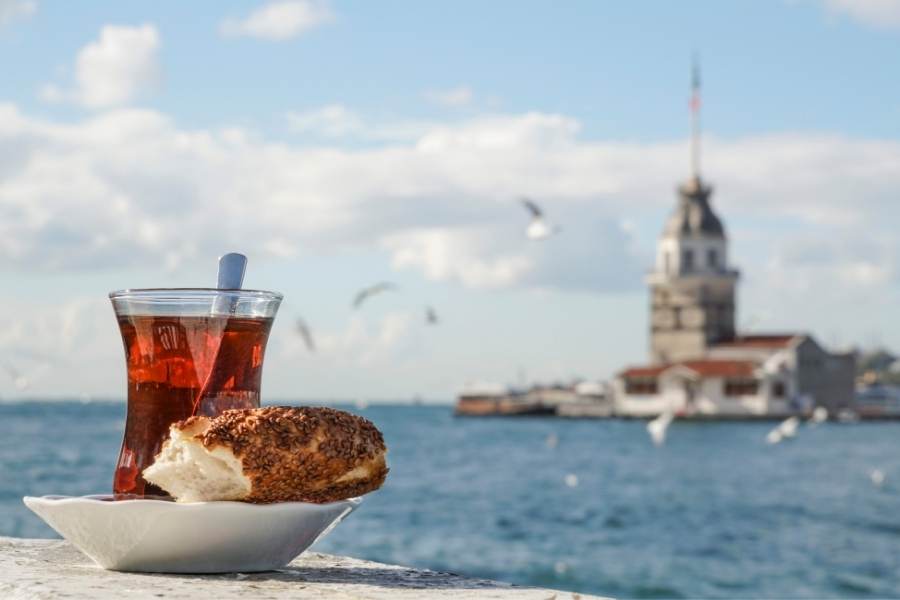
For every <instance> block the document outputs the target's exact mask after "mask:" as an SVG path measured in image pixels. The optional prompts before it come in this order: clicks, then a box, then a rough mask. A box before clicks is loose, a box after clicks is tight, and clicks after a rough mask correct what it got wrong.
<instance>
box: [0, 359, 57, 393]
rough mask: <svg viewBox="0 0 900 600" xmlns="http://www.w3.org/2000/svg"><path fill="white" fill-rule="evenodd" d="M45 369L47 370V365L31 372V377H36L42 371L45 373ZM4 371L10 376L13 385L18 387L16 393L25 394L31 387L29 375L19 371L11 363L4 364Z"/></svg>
mask: <svg viewBox="0 0 900 600" xmlns="http://www.w3.org/2000/svg"><path fill="white" fill-rule="evenodd" d="M45 368H47V365H41V366H39V367H38V368H37V369H34V370H33V371H32V372H31V375H32V376H34V375H36V374H37V373H39V372H40V371H43V370H44V369H45ZM3 369H4V370H5V371H6V372H7V373H8V374H9V376H10V378H11V379H12V381H13V385H14V386H15V387H16V391H19V392H24V391H25V390H27V389H28V388H30V387H31V379H30V378H29V377H28V375H26V374H25V373H23V372H22V371H20V370H18V369H17V368H15V367H14V366H13V365H11V364H10V363H6V364H4V365H3Z"/></svg>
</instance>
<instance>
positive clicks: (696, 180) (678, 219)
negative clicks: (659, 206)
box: [663, 176, 725, 239]
mask: <svg viewBox="0 0 900 600" xmlns="http://www.w3.org/2000/svg"><path fill="white" fill-rule="evenodd" d="M710 195H712V188H710V187H708V186H705V185H703V182H702V181H701V180H700V177H698V176H694V177H692V178H691V179H689V180H688V181H687V182H686V183H685V184H684V185H682V186H681V187H679V188H678V197H679V198H678V206H676V207H675V211H674V212H673V213H672V214H671V216H669V220H668V221H666V226H665V228H664V229H663V236H664V237H707V238H720V239H725V228H724V227H723V226H722V221H720V220H719V217H717V216H716V213H714V212H713V211H712V208H711V207H710V205H709V197H710Z"/></svg>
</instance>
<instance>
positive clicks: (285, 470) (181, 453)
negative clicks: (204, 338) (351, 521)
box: [143, 407, 388, 503]
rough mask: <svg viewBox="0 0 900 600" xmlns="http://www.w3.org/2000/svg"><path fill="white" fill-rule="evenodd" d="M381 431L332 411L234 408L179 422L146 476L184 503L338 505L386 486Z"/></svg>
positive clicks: (360, 418)
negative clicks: (347, 499) (229, 502)
mask: <svg viewBox="0 0 900 600" xmlns="http://www.w3.org/2000/svg"><path fill="white" fill-rule="evenodd" d="M386 452H387V449H386V447H385V445H384V438H383V437H382V435H381V432H380V431H378V429H376V427H375V426H374V425H373V424H372V423H371V422H370V421H368V420H367V419H363V418H362V417H358V416H356V415H352V414H350V413H347V412H344V411H340V410H335V409H332V408H306V407H303V408H299V407H266V408H253V409H238V410H227V411H225V412H223V413H222V414H221V415H219V416H218V417H216V418H208V417H191V418H189V419H186V420H184V421H180V422H178V423H175V424H173V425H172V426H171V427H170V429H169V439H168V440H166V442H165V443H164V444H163V446H162V449H161V450H160V452H159V454H158V455H157V456H156V460H155V462H154V463H153V464H152V465H150V466H149V467H147V468H146V469H144V473H143V475H144V478H145V479H146V480H147V481H150V482H152V483H154V484H156V485H158V486H159V487H161V488H163V489H164V490H166V491H167V492H168V493H169V494H171V495H172V496H173V497H174V498H175V499H176V500H177V501H179V502H198V501H212V500H242V501H246V502H257V503H270V502H290V501H303V502H319V503H322V502H334V501H337V500H342V499H345V498H351V497H354V496H359V495H361V494H365V493H368V492H371V491H374V490H376V489H378V488H379V487H381V485H382V483H384V478H385V476H386V475H387V472H388V468H387V465H386V463H385V454H386Z"/></svg>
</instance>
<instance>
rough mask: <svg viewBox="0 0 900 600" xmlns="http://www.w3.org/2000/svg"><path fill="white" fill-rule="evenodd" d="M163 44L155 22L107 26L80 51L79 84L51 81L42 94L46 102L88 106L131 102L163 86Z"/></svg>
mask: <svg viewBox="0 0 900 600" xmlns="http://www.w3.org/2000/svg"><path fill="white" fill-rule="evenodd" d="M159 46H160V39H159V33H158V32H157V30H156V28H155V27H154V26H153V25H149V24H145V25H141V26H138V27H129V26H120V25H105V26H104V27H103V28H102V29H101V30H100V37H99V39H97V40H96V41H93V42H91V43H89V44H88V45H87V46H85V47H84V48H82V49H81V50H80V51H79V52H78V57H77V58H76V61H75V86H74V87H73V88H72V89H63V88H61V87H60V86H58V85H55V84H47V85H45V86H43V87H42V88H41V90H40V91H39V96H40V98H41V99H42V100H44V101H46V102H62V101H72V102H76V103H78V104H81V105H83V106H86V107H88V108H106V107H110V106H119V105H123V104H127V103H129V102H131V101H132V100H134V99H135V98H137V97H138V96H139V95H140V94H141V93H143V92H146V91H148V90H152V89H154V88H156V87H157V86H158V85H159V82H160V67H159V64H158V52H159Z"/></svg>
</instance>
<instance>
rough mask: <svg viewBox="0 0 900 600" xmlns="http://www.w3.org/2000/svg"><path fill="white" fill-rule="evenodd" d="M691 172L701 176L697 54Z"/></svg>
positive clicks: (692, 108) (693, 98)
mask: <svg viewBox="0 0 900 600" xmlns="http://www.w3.org/2000/svg"><path fill="white" fill-rule="evenodd" d="M691 172H692V174H693V176H694V177H695V178H697V179H699V178H700V61H699V60H698V58H697V56H696V55H694V60H693V68H692V72H691Z"/></svg>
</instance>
